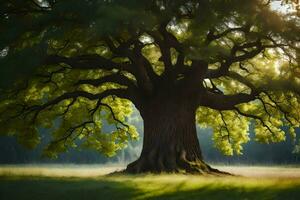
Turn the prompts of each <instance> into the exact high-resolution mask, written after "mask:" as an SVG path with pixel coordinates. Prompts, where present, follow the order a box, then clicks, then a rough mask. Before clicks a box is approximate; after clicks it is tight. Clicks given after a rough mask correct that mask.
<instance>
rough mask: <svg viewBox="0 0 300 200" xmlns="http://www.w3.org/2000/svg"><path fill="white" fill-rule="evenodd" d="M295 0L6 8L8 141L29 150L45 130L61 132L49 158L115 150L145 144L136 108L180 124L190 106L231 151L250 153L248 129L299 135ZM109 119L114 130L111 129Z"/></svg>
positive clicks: (18, 3)
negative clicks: (74, 150)
mask: <svg viewBox="0 0 300 200" xmlns="http://www.w3.org/2000/svg"><path fill="white" fill-rule="evenodd" d="M297 3H298V1H273V0H269V1H263V0H248V1H240V0H201V1H200V0H147V1H146V0H95V1H92V0H82V1H71V0H30V1H22V0H8V1H5V2H1V5H0V16H1V18H0V30H1V31H0V38H1V39H0V50H1V53H0V65H1V68H0V73H1V87H2V88H3V90H2V91H1V104H0V124H1V125H0V129H1V134H9V135H15V136H17V137H18V139H19V141H20V142H21V143H23V144H25V145H27V146H29V147H33V146H35V145H36V144H37V143H38V142H39V140H40V138H39V135H38V130H39V128H42V127H45V128H49V129H51V130H53V131H52V132H53V134H52V141H51V142H50V143H49V145H48V146H47V148H46V151H45V153H46V154H47V155H49V156H54V155H56V153H59V152H62V151H66V150H67V148H68V147H75V146H81V147H92V148H95V149H97V150H98V151H100V152H102V153H104V154H106V155H113V154H114V153H115V151H117V150H119V149H120V148H123V147H125V146H126V143H127V141H128V139H130V138H131V139H135V138H137V137H138V135H137V133H136V131H135V128H134V127H133V126H131V125H130V124H128V123H127V121H128V117H129V116H130V113H131V110H132V107H133V106H132V104H134V105H135V107H136V108H137V109H138V110H139V111H140V112H141V116H142V117H143V118H144V122H145V119H148V118H150V117H149V116H150V114H149V113H150V112H154V115H156V116H163V113H162V110H166V113H169V114H168V115H166V116H169V117H167V118H163V117H158V119H159V122H160V123H165V124H168V123H167V121H168V120H170V121H171V122H170V123H171V124H172V123H177V122H175V121H174V120H177V119H178V118H177V117H176V116H177V115H176V114H173V113H177V112H176V110H178V112H179V111H181V110H186V109H185V108H182V109H181V108H180V106H179V105H181V104H185V103H187V102H188V104H189V105H191V107H192V108H191V111H192V113H193V115H194V116H195V114H196V122H197V123H198V124H199V125H200V126H202V127H212V128H213V130H214V136H213V140H214V142H215V145H216V147H217V148H219V149H220V150H221V151H223V152H224V153H225V154H227V155H232V154H233V153H237V154H240V153H241V152H242V144H243V143H246V142H247V141H248V140H249V137H248V129H249V128H248V127H249V124H250V123H253V125H254V126H255V131H256V139H257V140H259V141H262V142H266V143H269V142H277V141H282V140H284V139H285V134H286V133H285V132H284V131H283V130H282V128H283V127H284V126H288V127H289V133H290V134H292V135H293V136H294V135H295V128H296V127H299V125H300V112H299V110H300V96H299V95H300V68H299V48H300V29H299V28H300V20H299V4H297ZM159 104H162V105H159ZM173 104H174V105H173ZM162 107H165V109H161V108H162ZM193 109H194V110H195V111H194V110H193ZM187 110H188V109H187ZM151 116H152V117H151V119H153V115H152V114H151ZM189 119H190V120H191V121H192V122H193V123H194V121H193V120H195V119H194V118H189ZM104 124H110V125H113V126H114V129H113V130H111V129H110V130H103V125H104ZM168 126H169V125H168ZM170 126H171V125H170ZM169 130H171V129H168V127H166V129H165V130H164V131H169ZM145 134H146V133H145ZM167 165H168V164H165V166H167Z"/></svg>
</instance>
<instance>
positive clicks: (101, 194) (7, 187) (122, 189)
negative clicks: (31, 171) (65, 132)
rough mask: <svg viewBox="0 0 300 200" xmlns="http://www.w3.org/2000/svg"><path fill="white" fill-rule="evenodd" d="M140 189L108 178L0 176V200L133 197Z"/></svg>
mask: <svg viewBox="0 0 300 200" xmlns="http://www.w3.org/2000/svg"><path fill="white" fill-rule="evenodd" d="M138 195H139V191H138V190H135V189H134V188H132V187H130V186H128V185H127V184H126V183H121V182H117V181H110V180H91V179H69V178H68V179H53V178H34V177H31V178H28V177H27V178H26V179H24V178H22V179H19V180H12V179H4V180H3V179H0V199H1V200H18V199H20V200H60V199H63V200H76V199H81V200H83V199H86V200H96V199H103V200H110V199H112V200H118V199H132V198H133V197H135V196H138Z"/></svg>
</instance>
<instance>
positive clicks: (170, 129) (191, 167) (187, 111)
mask: <svg viewBox="0 0 300 200" xmlns="http://www.w3.org/2000/svg"><path fill="white" fill-rule="evenodd" d="M174 101H176V100H174V99H170V101H169V102H166V101H165V100H163V99H161V100H158V101H156V102H157V103H152V104H151V105H149V106H148V109H144V110H143V111H142V112H141V115H142V117H143V120H144V141H143V150H142V153H141V155H140V158H139V159H138V160H136V161H135V162H133V163H131V164H129V165H128V166H127V168H126V170H125V171H126V172H129V173H143V172H152V173H159V172H182V173H201V174H204V173H218V172H219V171H218V170H215V169H212V168H211V167H210V166H209V165H207V164H206V163H205V162H204V161H203V157H202V154H201V149H200V145H199V142H198V138H197V133H196V124H195V109H196V108H195V106H193V105H192V104H191V103H190V102H188V101H187V100H184V101H179V102H174ZM164 102H166V103H164Z"/></svg>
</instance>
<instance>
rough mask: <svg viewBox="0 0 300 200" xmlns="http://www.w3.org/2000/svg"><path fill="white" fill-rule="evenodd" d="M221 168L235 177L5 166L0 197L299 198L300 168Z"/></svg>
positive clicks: (0, 170)
mask: <svg viewBox="0 0 300 200" xmlns="http://www.w3.org/2000/svg"><path fill="white" fill-rule="evenodd" d="M217 168H219V169H222V170H225V171H229V172H231V173H235V174H236V175H237V176H234V177H212V176H192V175H174V174H162V175H150V174H143V175H107V174H109V173H110V172H113V171H115V170H121V169H122V166H99V165H66V166H63V165H38V166H34V165H31V166H30V165H26V166H20V165H19V166H18V165H16V166H9V165H7V166H0V199H1V200H14V199H22V200H26V199H30V200H48V199H49V200H50V199H51V200H58V199H64V200H68V199H70V200H71V199H72V200H77V199H91V200H93V199H103V200H106V199H114V200H118V199H187V200H188V199H204V200H206V199H208V200H214V199H222V200H223V199H230V200H234V199H243V200H246V199H249V200H250V199H251V200H252V199H254V200H256V199H263V200H267V199H284V200H293V199H295V200H296V199H297V200H299V199H300V168H297V167H243V166H239V167H229V166H225V167H224V166H217Z"/></svg>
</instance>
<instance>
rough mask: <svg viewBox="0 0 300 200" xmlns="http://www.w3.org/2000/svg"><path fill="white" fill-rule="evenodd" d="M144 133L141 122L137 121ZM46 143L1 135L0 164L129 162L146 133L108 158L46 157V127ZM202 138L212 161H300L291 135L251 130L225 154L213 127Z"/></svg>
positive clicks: (75, 152) (72, 153) (88, 153)
mask: <svg viewBox="0 0 300 200" xmlns="http://www.w3.org/2000/svg"><path fill="white" fill-rule="evenodd" d="M137 127H138V130H139V132H140V133H141V132H142V129H143V128H142V126H141V123H140V122H139V124H137ZM41 136H42V142H41V144H40V145H39V146H38V147H37V148H36V149H34V150H28V149H25V148H23V147H22V146H20V145H19V144H18V143H17V141H16V139H15V138H13V137H0V163H1V164H16V163H23V164H24V163H103V164H104V163H121V164H126V163H129V162H131V161H133V160H135V159H137V158H138V156H139V154H140V151H141V147H142V134H141V137H140V139H139V141H135V142H130V143H129V145H128V147H127V148H126V149H124V150H122V151H120V152H119V153H118V154H117V155H116V156H114V157H111V158H107V157H105V156H103V155H101V154H100V153H98V152H96V151H93V150H86V149H70V150H69V151H68V152H66V153H63V154H61V155H59V156H58V158H57V159H54V160H51V159H49V158H43V157H42V156H41V152H42V149H43V147H44V146H45V145H46V143H47V141H49V139H50V135H49V133H47V131H46V130H43V131H41ZM198 138H199V141H200V144H201V148H202V152H203V156H204V158H205V160H206V161H208V162H209V163H224V164H238V163H240V164H299V163H300V158H299V157H300V155H299V154H294V153H292V152H293V148H294V144H293V143H294V142H293V140H292V139H291V137H290V136H289V135H288V134H287V136H286V141H284V142H280V143H275V144H260V143H258V142H256V141H255V140H254V139H253V138H254V135H253V131H251V133H250V138H251V140H250V142H249V143H247V144H245V145H244V150H243V155H240V156H230V157H228V156H224V155H223V154H222V153H220V152H219V151H218V150H217V149H216V148H215V147H214V146H213V141H212V139H211V138H212V131H211V130H209V129H206V130H203V129H199V130H198Z"/></svg>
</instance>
